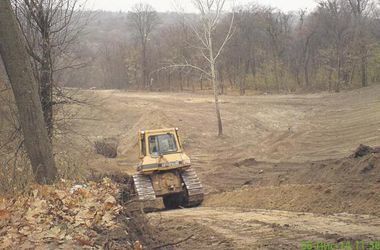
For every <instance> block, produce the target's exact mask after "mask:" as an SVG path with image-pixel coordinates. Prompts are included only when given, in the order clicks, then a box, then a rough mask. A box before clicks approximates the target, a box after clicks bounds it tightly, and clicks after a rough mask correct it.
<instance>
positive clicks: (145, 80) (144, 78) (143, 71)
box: [141, 41, 148, 89]
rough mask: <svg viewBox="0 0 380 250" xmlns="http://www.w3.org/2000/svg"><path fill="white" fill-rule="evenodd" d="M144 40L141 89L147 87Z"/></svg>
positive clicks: (143, 44) (143, 43) (144, 45)
mask: <svg viewBox="0 0 380 250" xmlns="http://www.w3.org/2000/svg"><path fill="white" fill-rule="evenodd" d="M146 64H147V63H146V42H145V41H143V42H142V63H141V66H142V83H141V84H142V89H145V88H146V87H147V79H148V77H147V66H146Z"/></svg>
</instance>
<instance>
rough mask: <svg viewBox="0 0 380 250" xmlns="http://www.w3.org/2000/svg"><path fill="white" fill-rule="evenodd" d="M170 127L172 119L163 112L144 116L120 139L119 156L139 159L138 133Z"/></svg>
mask: <svg viewBox="0 0 380 250" xmlns="http://www.w3.org/2000/svg"><path fill="white" fill-rule="evenodd" d="M170 127H172V124H171V122H170V119H169V117H168V116H167V115H166V114H165V113H164V112H163V111H160V110H154V111H151V112H149V113H145V114H143V115H142V116H141V117H140V119H139V120H138V121H137V122H136V123H135V124H134V125H133V127H132V128H130V129H129V130H128V131H126V133H125V135H124V136H123V137H122V138H120V143H119V147H118V155H122V156H125V157H128V158H136V159H137V156H138V140H137V133H138V131H140V130H148V129H160V128H170Z"/></svg>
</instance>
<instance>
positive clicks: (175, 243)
mask: <svg viewBox="0 0 380 250" xmlns="http://www.w3.org/2000/svg"><path fill="white" fill-rule="evenodd" d="M193 236H194V234H192V235H190V236H189V237H186V238H185V239H182V240H180V241H177V242H173V243H167V244H164V245H161V246H157V247H154V248H153V249H160V248H163V247H168V246H175V245H178V244H181V243H183V242H185V241H188V240H190V239H191V238H192V237H193Z"/></svg>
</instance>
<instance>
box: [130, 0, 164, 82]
mask: <svg viewBox="0 0 380 250" xmlns="http://www.w3.org/2000/svg"><path fill="white" fill-rule="evenodd" d="M129 19H130V20H131V23H132V25H133V28H134V29H135V31H136V34H137V37H138V40H139V42H140V46H141V71H142V72H141V73H142V76H141V77H142V87H143V88H145V87H147V86H148V83H149V81H150V79H148V76H149V72H148V62H147V48H148V42H149V39H150V36H151V34H152V32H153V30H154V28H155V27H156V26H157V24H158V21H159V18H158V15H157V12H156V11H155V10H154V9H153V7H152V6H150V5H149V4H143V3H139V4H137V5H135V6H134V7H133V10H132V12H131V13H129Z"/></svg>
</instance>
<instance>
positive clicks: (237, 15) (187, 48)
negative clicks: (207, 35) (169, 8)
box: [60, 0, 380, 94]
mask: <svg viewBox="0 0 380 250" xmlns="http://www.w3.org/2000/svg"><path fill="white" fill-rule="evenodd" d="M232 19H233V27H232V30H233V35H232V37H231V38H230V39H229V40H228V41H227V43H226V45H225V46H224V49H223V51H222V52H221V55H220V58H219V59H218V62H217V63H216V69H217V80H218V82H219V88H220V89H219V91H220V92H221V93H224V92H228V91H235V92H240V94H245V92H246V91H247V90H255V91H260V92H295V91H320V90H329V91H339V90H341V89H347V88H357V87H362V86H367V85H370V84H376V83H379V82H380V19H379V5H378V3H377V2H375V1H371V0H323V1H319V3H318V6H317V7H316V8H315V9H314V10H313V11H312V12H306V11H304V10H300V11H296V12H290V13H285V12H282V11H280V10H278V9H275V8H271V7H265V6H260V5H257V4H251V5H245V6H241V7H237V8H235V9H234V11H233V12H229V13H224V14H223V18H221V19H220V21H219V23H218V24H217V26H216V30H215V33H214V34H215V37H213V41H214V43H215V44H216V46H220V45H221V43H223V42H225V34H226V33H227V32H228V30H229V29H230V24H231V20H232ZM197 25H199V16H197V15H195V14H180V13H156V12H155V11H154V9H152V8H151V7H150V6H148V5H144V4H140V5H137V6H135V8H134V9H133V10H132V11H131V12H129V13H109V12H97V13H95V14H94V15H93V17H92V18H91V21H90V23H89V25H88V27H87V28H86V31H85V36H84V38H82V39H81V45H80V46H78V47H76V49H75V52H73V53H76V54H77V55H79V58H81V60H83V61H87V62H88V64H87V66H86V67H83V68H81V69H80V70H78V69H76V70H75V71H72V72H71V74H65V76H64V77H63V78H61V79H60V80H61V81H62V82H64V84H65V85H66V86H71V87H84V88H90V87H97V88H119V89H147V90H155V91H168V90H170V91H184V90H187V91H199V90H210V89H212V86H211V84H210V81H209V79H208V78H207V77H206V76H205V75H204V74H202V71H200V70H198V69H197V68H196V67H189V66H191V65H197V67H200V68H206V69H207V67H209V66H208V65H209V64H208V62H207V59H206V58H205V56H204V53H206V51H202V50H201V49H199V47H201V44H199V41H200V40H199V39H197V34H196V32H194V30H195V28H196V27H197ZM198 35H202V34H198ZM207 70H208V69H207ZM207 70H206V71H207Z"/></svg>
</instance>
